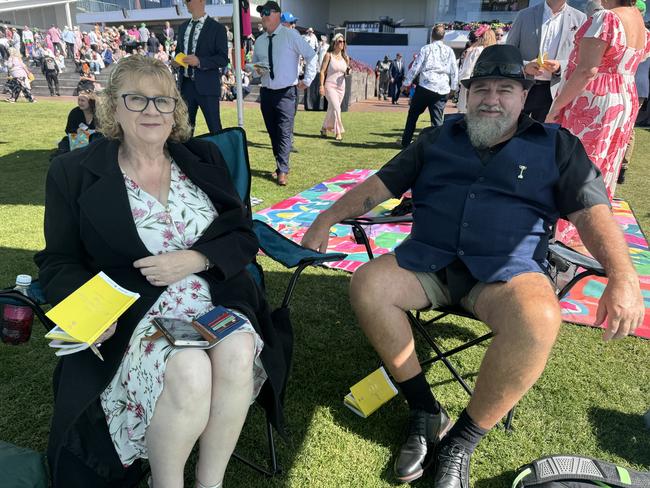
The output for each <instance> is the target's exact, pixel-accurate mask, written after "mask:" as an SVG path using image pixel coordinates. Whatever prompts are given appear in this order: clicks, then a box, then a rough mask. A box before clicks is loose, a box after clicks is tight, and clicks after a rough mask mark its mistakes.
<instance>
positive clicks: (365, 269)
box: [350, 256, 397, 308]
mask: <svg viewBox="0 0 650 488" xmlns="http://www.w3.org/2000/svg"><path fill="white" fill-rule="evenodd" d="M390 257H392V256H390ZM392 258H393V260H394V259H395V258H394V257H392ZM387 260H388V257H383V256H382V257H379V258H377V259H374V260H372V261H369V262H367V263H366V264H364V265H363V266H361V267H360V268H359V269H357V270H356V271H355V272H354V274H353V275H352V279H351V280H350V301H351V302H352V306H353V307H355V308H356V306H357V305H362V304H364V303H380V304H381V303H386V299H387V298H388V295H389V292H390V286H387V283H388V281H387V280H389V276H388V275H387V273H386V268H387V266H386V265H385V264H386V263H384V261H387ZM395 265H397V264H395Z"/></svg>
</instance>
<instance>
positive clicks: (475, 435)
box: [442, 410, 489, 453]
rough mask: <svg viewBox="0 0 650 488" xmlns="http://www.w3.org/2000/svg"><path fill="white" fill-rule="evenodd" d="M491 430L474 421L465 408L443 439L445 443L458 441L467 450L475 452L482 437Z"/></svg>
mask: <svg viewBox="0 0 650 488" xmlns="http://www.w3.org/2000/svg"><path fill="white" fill-rule="evenodd" d="M488 432H489V429H482V428H481V427H479V426H478V425H476V424H475V423H474V421H473V420H472V418H471V417H470V416H469V415H468V414H467V410H463V411H462V413H461V414H460V417H458V421H456V423H455V424H454V426H453V427H452V428H451V430H450V431H449V432H448V433H447V435H446V436H445V437H444V439H443V441H442V442H443V443H447V442H452V441H453V442H456V443H457V444H460V445H461V446H463V447H464V448H465V449H467V451H469V452H470V453H471V452H474V449H475V448H476V446H478V443H479V442H481V439H483V437H484V436H485V434H487V433H488Z"/></svg>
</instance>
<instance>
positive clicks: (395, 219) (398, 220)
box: [341, 215, 413, 225]
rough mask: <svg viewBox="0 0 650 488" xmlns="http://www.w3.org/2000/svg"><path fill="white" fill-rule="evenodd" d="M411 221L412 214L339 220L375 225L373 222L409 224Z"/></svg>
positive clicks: (347, 223)
mask: <svg viewBox="0 0 650 488" xmlns="http://www.w3.org/2000/svg"><path fill="white" fill-rule="evenodd" d="M411 223H413V216H412V215H402V216H399V217H393V216H387V217H355V218H353V219H345V220H342V221H341V224H344V225H355V224H358V225H375V224H411Z"/></svg>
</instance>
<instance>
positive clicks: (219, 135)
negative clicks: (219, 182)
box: [199, 127, 251, 208]
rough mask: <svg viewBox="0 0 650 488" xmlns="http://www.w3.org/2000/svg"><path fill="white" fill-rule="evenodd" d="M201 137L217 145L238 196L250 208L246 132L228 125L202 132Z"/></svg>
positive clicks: (249, 172) (249, 171)
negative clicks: (210, 132) (227, 126)
mask: <svg viewBox="0 0 650 488" xmlns="http://www.w3.org/2000/svg"><path fill="white" fill-rule="evenodd" d="M199 137H200V138H201V139H207V140H208V141H210V142H212V143H214V144H216V145H217V147H218V148H219V150H220V151H221V155H222V156H223V158H224V159H225V160H226V164H227V165H228V169H229V170H230V176H231V178H232V179H233V181H234V182H235V188H236V189H237V193H239V198H241V199H242V202H244V204H245V205H246V206H247V207H248V208H250V201H249V200H250V191H251V166H250V161H249V159H248V143H247V141H246V132H245V131H244V129H242V128H241V127H230V128H228V129H224V130H222V131H219V132H216V133H214V134H204V135H202V136H199Z"/></svg>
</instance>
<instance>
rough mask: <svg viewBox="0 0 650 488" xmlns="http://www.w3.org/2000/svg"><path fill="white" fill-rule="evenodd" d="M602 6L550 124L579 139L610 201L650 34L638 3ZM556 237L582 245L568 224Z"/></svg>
mask: <svg viewBox="0 0 650 488" xmlns="http://www.w3.org/2000/svg"><path fill="white" fill-rule="evenodd" d="M602 3H603V7H605V10H600V11H597V12H595V13H594V14H593V16H592V17H591V18H589V19H588V20H587V21H586V22H585V23H584V24H583V26H582V27H581V28H580V29H579V30H578V32H577V33H576V36H575V47H574V48H573V52H572V53H571V56H570V58H569V65H568V67H567V70H566V73H565V77H564V79H565V80H566V81H565V83H564V85H563V86H562V87H561V88H560V90H559V92H558V95H557V97H556V98H555V100H554V101H553V104H552V106H551V109H550V111H549V114H548V116H547V118H546V122H555V123H559V124H561V125H562V127H565V128H566V129H568V130H569V131H570V132H571V133H572V134H574V135H575V136H577V137H578V138H580V140H581V141H582V144H583V145H584V147H585V150H586V151H587V154H588V155H589V157H590V158H591V160H592V161H593V163H594V164H595V165H596V166H598V168H599V169H600V171H601V172H602V174H603V178H604V180H605V186H606V187H607V191H608V194H609V197H610V199H612V198H613V197H614V193H615V191H616V180H617V178H618V173H619V171H620V167H621V163H622V160H623V156H624V154H625V149H626V147H627V143H628V140H629V138H630V133H631V131H632V130H633V128H634V120H635V119H636V115H637V112H638V111H639V103H638V97H637V94H636V85H635V83H634V74H635V73H636V69H637V66H638V65H639V63H640V62H641V61H643V60H644V59H645V58H647V57H648V55H649V54H650V33H648V32H647V31H646V29H645V26H644V23H643V17H642V16H641V14H640V12H639V10H638V9H637V8H636V7H635V6H634V5H636V2H635V1H634V0H630V1H628V0H603V2H602ZM557 237H558V239H560V240H561V241H563V242H565V243H568V244H572V243H573V244H579V242H580V241H579V239H578V236H577V232H576V230H575V227H573V225H571V224H570V223H568V222H566V221H560V222H559V223H558V229H557Z"/></svg>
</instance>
